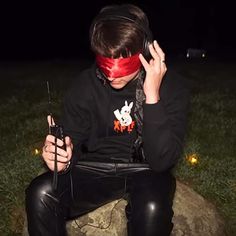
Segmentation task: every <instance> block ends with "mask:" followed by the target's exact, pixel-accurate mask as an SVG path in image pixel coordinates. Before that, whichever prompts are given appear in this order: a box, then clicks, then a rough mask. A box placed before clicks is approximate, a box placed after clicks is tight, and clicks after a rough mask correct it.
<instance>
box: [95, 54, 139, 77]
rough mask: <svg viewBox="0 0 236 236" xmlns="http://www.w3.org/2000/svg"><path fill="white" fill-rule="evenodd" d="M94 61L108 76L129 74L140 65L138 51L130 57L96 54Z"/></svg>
mask: <svg viewBox="0 0 236 236" xmlns="http://www.w3.org/2000/svg"><path fill="white" fill-rule="evenodd" d="M96 62H97V65H98V66H99V68H100V69H101V71H102V72H103V73H104V74H105V75H106V76H107V77H109V78H119V77H123V76H126V75H130V74H132V73H134V72H135V71H137V70H138V69H139V68H140V67H141V62H140V60H139V53H137V54H135V55H133V56H131V57H126V58H116V59H113V58H109V57H103V56H100V55H97V56H96Z"/></svg>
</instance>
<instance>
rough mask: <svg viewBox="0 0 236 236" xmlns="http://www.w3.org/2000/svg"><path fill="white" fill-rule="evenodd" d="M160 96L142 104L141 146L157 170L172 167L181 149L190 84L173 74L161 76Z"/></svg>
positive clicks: (151, 165) (151, 164)
mask: <svg viewBox="0 0 236 236" xmlns="http://www.w3.org/2000/svg"><path fill="white" fill-rule="evenodd" d="M164 79H166V80H167V83H165V82H166V81H165V82H164V85H163V86H162V87H161V100H160V101H159V102H158V103H155V104H144V111H143V112H144V118H143V119H144V120H143V147H144V153H145V157H146V159H147V161H148V163H149V164H150V167H151V168H152V169H154V170H155V171H157V172H161V171H165V170H167V169H169V168H171V167H173V166H174V165H175V164H176V163H177V161H178V159H179V157H180V155H181V152H182V149H183V141H184V136H185V132H186V126H187V113H188V107H189V88H188V86H184V84H182V83H181V81H180V80H176V81H174V83H172V81H171V80H174V79H175V78H164Z"/></svg>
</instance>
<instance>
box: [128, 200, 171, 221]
mask: <svg viewBox="0 0 236 236" xmlns="http://www.w3.org/2000/svg"><path fill="white" fill-rule="evenodd" d="M127 211H130V213H131V215H132V217H137V216H141V218H142V219H144V218H145V219H149V220H151V219H153V220H154V219H157V218H158V219H162V220H167V221H171V219H172V217H173V210H172V204H171V203H170V202H168V201H162V200H160V199H158V198H157V199H142V200H141V201H132V202H131V203H130V204H129V205H128V206H127Z"/></svg>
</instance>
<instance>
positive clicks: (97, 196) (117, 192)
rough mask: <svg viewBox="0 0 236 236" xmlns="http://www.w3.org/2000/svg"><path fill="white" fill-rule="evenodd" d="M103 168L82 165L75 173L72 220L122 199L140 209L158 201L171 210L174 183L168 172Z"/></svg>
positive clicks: (134, 167) (131, 168)
mask: <svg viewBox="0 0 236 236" xmlns="http://www.w3.org/2000/svg"><path fill="white" fill-rule="evenodd" d="M104 165H105V166H103V165H100V164H98V165H96V164H95V165H94V166H91V165H90V166H87V165H83V164H81V165H76V166H75V167H74V169H73V170H72V173H71V176H72V182H73V187H72V199H73V203H72V205H71V208H70V217H76V216H80V215H83V214H85V213H87V212H89V211H92V210H94V209H96V208H98V207H100V206H102V205H104V204H106V203H108V202H111V201H112V200H115V199H119V198H122V197H123V198H127V200H128V201H130V202H132V205H137V206H138V208H140V204H141V203H145V202H156V201H158V202H159V203H160V204H163V205H169V206H172V200H173V195H174V191H175V179H174V177H173V176H172V175H171V174H170V173H169V172H166V173H161V174H160V173H156V172H154V171H152V170H151V169H150V168H149V167H147V166H146V165H136V164H135V165H134V166H133V165H131V166H128V167H127V166H125V167H123V166H122V165H117V164H109V163H104ZM147 204H148V203H147ZM129 205H130V204H129ZM143 205H145V204H143ZM134 209H135V208H133V210H134Z"/></svg>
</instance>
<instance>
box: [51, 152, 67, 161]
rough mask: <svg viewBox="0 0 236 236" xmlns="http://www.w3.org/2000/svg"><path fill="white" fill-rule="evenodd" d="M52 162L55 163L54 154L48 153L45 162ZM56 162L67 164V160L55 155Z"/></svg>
mask: <svg viewBox="0 0 236 236" xmlns="http://www.w3.org/2000/svg"><path fill="white" fill-rule="evenodd" d="M54 161H55V154H54V153H49V154H48V155H47V162H54ZM57 162H60V163H67V162H68V159H67V158H65V157H63V156H60V155H58V154H57Z"/></svg>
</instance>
